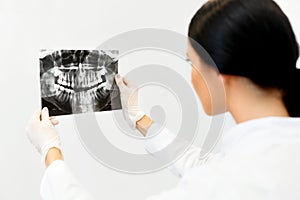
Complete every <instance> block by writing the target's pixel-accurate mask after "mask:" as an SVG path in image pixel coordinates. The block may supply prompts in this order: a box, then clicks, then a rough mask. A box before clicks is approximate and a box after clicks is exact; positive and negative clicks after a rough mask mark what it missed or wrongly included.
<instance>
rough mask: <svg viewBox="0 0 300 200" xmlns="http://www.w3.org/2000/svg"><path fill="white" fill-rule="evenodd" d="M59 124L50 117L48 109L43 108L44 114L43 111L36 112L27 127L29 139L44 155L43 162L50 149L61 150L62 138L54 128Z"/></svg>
mask: <svg viewBox="0 0 300 200" xmlns="http://www.w3.org/2000/svg"><path fill="white" fill-rule="evenodd" d="M58 123H59V122H58V121H57V120H55V119H54V118H50V117H49V111H48V108H43V110H42V112H41V110H37V111H35V112H34V114H33V116H32V118H31V119H30V120H29V122H28V125H27V127H26V132H27V137H28V139H29V140H30V142H31V143H32V144H33V146H34V147H35V148H36V149H37V150H38V152H39V153H40V154H41V155H42V161H43V162H44V161H45V158H46V155H47V152H48V150H49V149H50V148H53V147H56V148H58V149H61V142H60V137H59V135H58V134H57V132H56V130H55V127H54V125H56V124H58Z"/></svg>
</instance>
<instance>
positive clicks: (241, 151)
mask: <svg viewBox="0 0 300 200" xmlns="http://www.w3.org/2000/svg"><path fill="white" fill-rule="evenodd" d="M172 137H173V136H172V133H170V131H168V130H167V129H164V130H163V132H162V133H160V134H159V135H158V136H156V137H154V138H152V139H151V140H148V141H147V142H146V145H145V148H146V150H147V151H149V152H150V153H151V152H154V151H157V150H159V149H160V148H163V146H165V145H166V144H167V143H168V140H169V141H170V140H171V139H172ZM199 155H200V149H198V148H196V147H193V146H192V147H191V148H190V149H189V150H188V151H187V152H186V153H185V154H184V156H183V157H181V158H180V159H179V160H178V161H177V162H176V163H175V164H174V165H173V166H172V170H173V171H174V172H175V173H176V174H177V175H179V176H181V177H182V178H181V179H180V181H179V183H178V185H177V186H176V187H175V188H174V189H172V190H170V191H164V192H162V193H161V194H159V195H157V196H153V197H149V198H148V200H183V199H184V200H186V199H188V200H193V199H201V200H208V199H209V200H227V199H228V200H229V199H230V200H241V199H243V200H247V199H249V200H260V199H263V200H271V199H272V200H286V199H289V200H294V199H295V200H296V199H297V200H299V199H300V119H299V118H284V117H267V118H262V119H256V120H251V121H248V122H244V123H241V124H239V125H236V126H235V127H233V128H232V129H230V130H229V131H227V132H226V133H224V136H223V139H222V143H221V152H220V153H218V154H215V155H213V154H211V155H210V156H209V157H208V158H207V159H205V160H199ZM159 159H161V158H159ZM41 195H42V197H43V199H45V200H71V199H72V200H88V199H92V197H90V196H89V194H88V192H87V191H86V190H85V189H84V188H83V187H82V186H81V185H80V184H79V183H78V181H77V180H76V179H75V178H74V177H73V175H72V174H71V173H70V170H69V168H68V167H67V166H66V164H65V163H64V162H63V161H55V162H53V163H52V164H51V165H50V166H49V167H48V168H47V170H46V172H45V175H44V177H43V180H42V183H41ZM98 199H99V198H98Z"/></svg>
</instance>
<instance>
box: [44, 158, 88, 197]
mask: <svg viewBox="0 0 300 200" xmlns="http://www.w3.org/2000/svg"><path fill="white" fill-rule="evenodd" d="M40 193H41V196H42V198H43V199H44V200H92V199H93V198H92V197H91V196H90V194H89V193H88V192H87V191H86V190H85V189H84V188H83V186H82V185H81V184H80V183H79V182H78V181H77V180H76V179H75V177H74V176H73V174H72V173H71V171H70V170H69V168H68V167H67V165H66V164H65V162H64V161H62V160H56V161H54V162H53V163H52V164H51V165H50V166H49V167H48V168H47V169H46V172H45V174H44V177H43V179H42V182H41V187H40Z"/></svg>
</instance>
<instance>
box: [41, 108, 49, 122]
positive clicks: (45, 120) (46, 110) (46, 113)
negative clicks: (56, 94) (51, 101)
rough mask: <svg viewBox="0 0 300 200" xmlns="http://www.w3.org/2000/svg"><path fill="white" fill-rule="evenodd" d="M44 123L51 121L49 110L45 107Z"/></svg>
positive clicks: (43, 113) (43, 112) (43, 111)
mask: <svg viewBox="0 0 300 200" xmlns="http://www.w3.org/2000/svg"><path fill="white" fill-rule="evenodd" d="M42 121H43V122H48V121H49V110H48V108H47V107H44V108H43V110H42Z"/></svg>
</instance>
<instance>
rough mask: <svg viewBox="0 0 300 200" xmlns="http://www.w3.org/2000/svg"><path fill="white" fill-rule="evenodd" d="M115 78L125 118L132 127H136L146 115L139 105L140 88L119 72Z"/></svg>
mask: <svg viewBox="0 0 300 200" xmlns="http://www.w3.org/2000/svg"><path fill="white" fill-rule="evenodd" d="M115 80H116V83H117V85H118V87H119V90H120V96H121V103H122V110H123V115H124V118H125V120H126V121H127V122H128V124H129V125H130V127H131V128H132V129H136V122H137V121H139V120H140V119H141V118H143V116H144V115H145V113H144V112H143V111H141V109H140V107H139V105H138V89H137V87H136V86H135V85H134V84H133V83H131V82H130V81H129V80H127V79H126V78H125V77H122V76H120V75H119V74H117V75H116V76H115Z"/></svg>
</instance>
